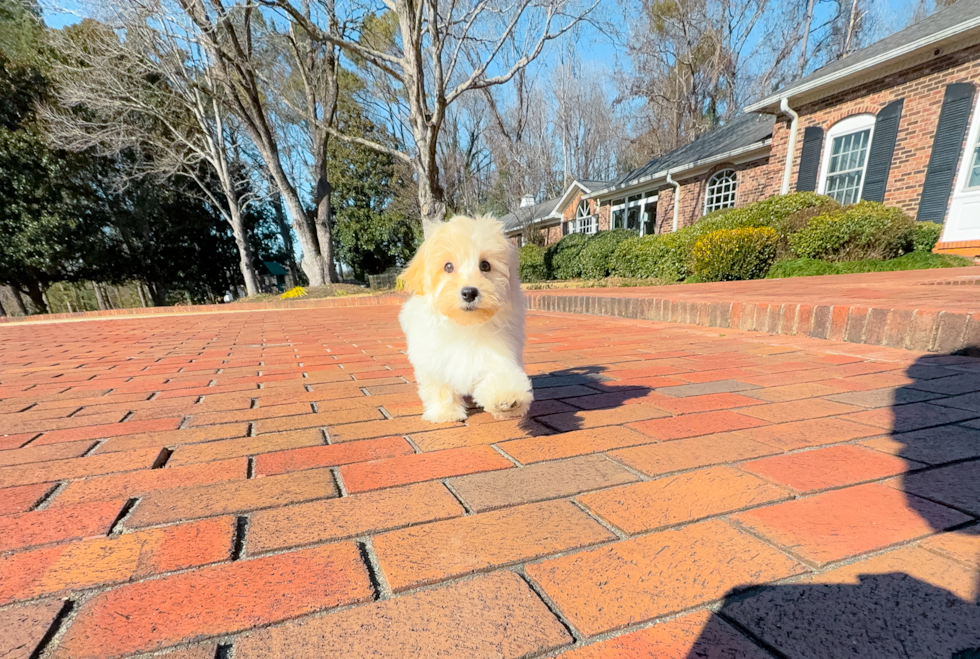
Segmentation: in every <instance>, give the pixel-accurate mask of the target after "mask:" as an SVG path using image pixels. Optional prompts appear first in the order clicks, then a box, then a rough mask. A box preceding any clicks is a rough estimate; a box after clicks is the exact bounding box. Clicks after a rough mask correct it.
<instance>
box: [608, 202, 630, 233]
mask: <svg viewBox="0 0 980 659" xmlns="http://www.w3.org/2000/svg"><path fill="white" fill-rule="evenodd" d="M616 201H618V202H619V203H618V204H617V203H613V204H612V205H611V206H610V207H609V228H610V229H615V228H616V211H623V227H622V228H626V197H623V198H622V199H617V200H616Z"/></svg>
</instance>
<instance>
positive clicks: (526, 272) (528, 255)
mask: <svg viewBox="0 0 980 659" xmlns="http://www.w3.org/2000/svg"><path fill="white" fill-rule="evenodd" d="M517 256H518V260H519V263H520V265H519V266H518V267H519V271H520V274H521V281H523V282H533V281H544V280H546V279H547V278H548V268H546V267H545V265H544V247H539V246H537V245H524V247H521V248H520V249H519V250H518V252H517Z"/></svg>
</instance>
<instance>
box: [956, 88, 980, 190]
mask: <svg viewBox="0 0 980 659" xmlns="http://www.w3.org/2000/svg"><path fill="white" fill-rule="evenodd" d="M974 159H976V163H977V166H980V95H978V98H977V102H976V103H974V107H973V120H972V121H970V128H969V132H968V133H967V138H966V149H965V150H964V151H963V157H962V158H961V159H960V171H959V174H958V177H957V185H956V191H957V192H980V184H978V185H974V186H970V174H971V173H972V171H973V166H974V165H973V163H974Z"/></svg>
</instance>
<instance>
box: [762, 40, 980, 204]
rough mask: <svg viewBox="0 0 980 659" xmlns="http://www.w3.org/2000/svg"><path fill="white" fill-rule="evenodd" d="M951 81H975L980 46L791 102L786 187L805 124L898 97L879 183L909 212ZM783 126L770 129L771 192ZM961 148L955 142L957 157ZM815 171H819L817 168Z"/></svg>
mask: <svg viewBox="0 0 980 659" xmlns="http://www.w3.org/2000/svg"><path fill="white" fill-rule="evenodd" d="M954 82H969V83H973V84H974V85H980V46H973V47H970V48H966V49H963V50H960V51H956V52H954V53H952V54H949V55H940V56H938V57H936V58H935V59H933V60H931V61H929V62H927V63H924V64H921V65H919V66H916V67H913V68H911V69H906V70H904V71H900V72H898V73H895V74H892V75H888V76H885V77H882V78H879V79H877V80H875V81H873V82H869V83H867V84H865V85H861V86H859V87H855V88H853V89H849V90H847V91H844V92H841V93H838V94H835V95H833V96H829V97H827V98H824V99H821V100H819V101H817V102H814V103H810V104H808V105H803V106H800V107H794V108H793V109H794V110H795V111H796V112H797V113H798V114H799V115H800V121H799V127H798V133H797V140H796V148H795V150H794V152H795V155H794V157H793V169H792V174H791V178H790V190H791V191H792V190H795V189H796V177H797V174H798V170H799V162H800V154H801V153H802V150H803V131H804V130H805V129H806V128H807V127H809V126H819V127H821V128H823V129H824V131H827V130H829V129H830V128H831V127H833V125H834V124H836V123H837V122H838V121H840V120H842V119H846V118H847V117H850V116H853V115H856V114H864V113H871V114H876V113H877V112H878V111H879V110H881V108H883V107H884V106H886V105H887V104H888V103H891V102H892V101H896V100H898V99H900V98H904V99H905V103H904V105H903V107H902V118H901V121H900V123H899V128H898V138H897V140H896V143H895V154H894V157H893V158H892V167H891V171H890V172H889V176H888V184H887V186H886V189H885V204H887V205H889V206H896V207H898V208H901V209H902V210H903V211H905V212H906V213H908V214H909V215H912V216H913V217H914V216H915V214H916V212H917V211H918V208H919V197H920V195H921V194H922V185H923V183H924V182H925V177H926V169H927V167H928V165H929V156H930V153H931V151H932V140H933V136H934V135H935V132H936V126H937V124H938V122H939V112H940V110H941V108H942V103H943V94H944V93H945V91H946V85H949V84H951V83H954ZM789 127H790V122H789V119H787V118H780V120H779V121H777V122H776V125H775V127H774V129H773V136H772V150H771V152H770V166H769V167H770V176H769V179H770V181H771V182H770V186H772V187H771V188H770V190H771V192H772V193H775V192H779V186H780V183H781V182H782V173H783V167H784V165H785V162H786V149H787V145H788V142H789ZM873 139H874V138H872V140H873ZM825 145H826V143H825ZM962 152H963V146H962V145H961V148H960V153H961V157H962ZM819 176H820V177H822V176H823V172H822V171H821V172H820V173H819ZM818 180H819V179H818Z"/></svg>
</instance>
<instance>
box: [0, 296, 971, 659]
mask: <svg viewBox="0 0 980 659" xmlns="http://www.w3.org/2000/svg"><path fill="white" fill-rule="evenodd" d="M396 312H397V307H395V306H392V305H380V306H376V307H366V308H348V309H343V310H340V309H329V308H324V309H306V310H281V311H255V312H250V313H234V314H208V315H203V314H200V315H190V316H181V317H146V318H142V319H136V320H111V321H98V322H86V323H72V324H47V325H16V324H12V325H8V326H4V327H0V656H2V657H4V659H21V658H25V659H26V658H27V657H46V658H47V657H57V658H65V659H85V658H90V657H91V658H113V657H150V656H165V657H169V658H170V659H211V658H213V657H218V658H228V657H232V658H234V659H241V658H243V657H244V658H248V659H255V658H262V657H286V658H289V657H296V658H300V657H304V658H305V657H311V656H316V657H391V658H405V659H408V658H415V657H459V658H461V659H463V658H465V659H479V658H487V659H490V658H497V659H500V658H513V659H517V658H518V657H561V658H562V659H610V658H614V657H615V658H639V657H678V658H682V657H688V656H690V657H695V656H698V657H702V656H712V657H715V656H717V657H720V656H725V657H773V656H777V657H780V656H785V657H815V658H820V659H828V658H833V657H844V656H848V657H850V656H862V657H870V656H896V655H897V654H898V653H899V652H900V651H901V652H907V653H908V654H909V656H915V657H919V656H922V657H925V656H930V657H931V656H937V657H944V658H946V657H950V656H952V655H953V653H955V652H957V651H960V650H963V649H966V648H973V647H980V638H978V637H977V636H978V635H980V614H978V611H980V609H978V607H977V606H976V604H975V603H976V601H977V598H978V595H980V593H978V589H980V579H978V573H980V533H978V523H977V520H978V518H980V487H978V485H977V484H978V483H980V360H977V359H972V358H969V357H953V356H941V355H923V354H919V353H914V352H909V351H905V350H897V349H892V348H887V347H877V346H867V345H855V344H853V343H846V342H841V341H827V340H823V341H818V340H814V339H812V338H807V337H798V336H767V335H763V334H758V333H750V332H740V331H737V330H716V329H709V328H705V327H697V326H685V325H670V324H655V323H649V322H645V321H635V320H621V319H613V318H596V317H584V316H574V315H559V314H546V313H532V314H531V316H530V318H529V333H530V339H529V345H528V349H527V361H528V364H529V371H530V372H531V373H532V374H533V376H534V382H535V389H536V399H537V400H536V402H535V404H534V406H533V409H532V414H531V418H530V419H529V420H527V421H525V422H524V423H516V422H513V421H500V422H496V421H494V420H493V419H492V418H490V417H489V415H486V414H483V413H475V414H474V415H473V416H471V417H470V418H469V420H468V421H467V422H466V423H465V424H445V425H443V426H432V425H429V424H426V423H425V422H422V421H421V420H420V418H419V415H420V414H421V407H420V405H419V402H418V399H417V397H416V394H415V391H414V385H413V384H412V377H411V371H410V369H409V368H408V364H407V362H406V359H405V356H404V355H403V354H402V349H403V348H404V344H403V339H402V337H401V335H400V332H399V331H398V328H397V324H396V322H395V314H396ZM883 648H884V649H883Z"/></svg>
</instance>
